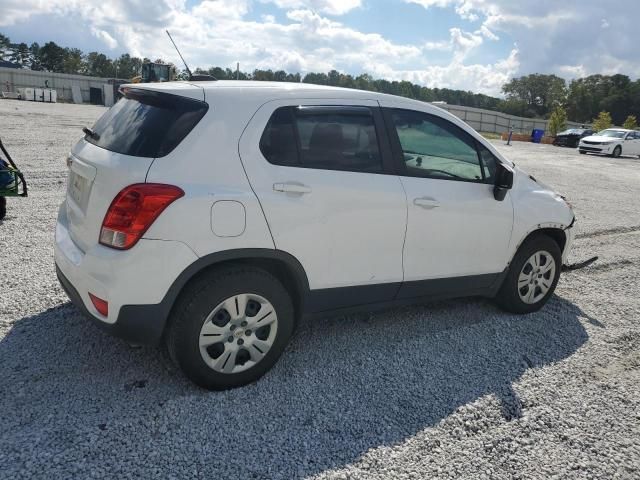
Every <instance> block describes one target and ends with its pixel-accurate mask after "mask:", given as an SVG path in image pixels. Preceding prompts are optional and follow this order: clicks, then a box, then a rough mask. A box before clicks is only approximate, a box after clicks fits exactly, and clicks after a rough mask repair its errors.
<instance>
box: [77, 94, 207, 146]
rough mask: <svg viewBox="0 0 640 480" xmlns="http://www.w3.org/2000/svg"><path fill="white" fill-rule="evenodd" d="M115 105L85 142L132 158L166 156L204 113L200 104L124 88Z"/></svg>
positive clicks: (175, 97) (202, 103)
mask: <svg viewBox="0 0 640 480" xmlns="http://www.w3.org/2000/svg"><path fill="white" fill-rule="evenodd" d="M123 93H124V97H122V98H121V99H120V100H119V101H118V103H116V104H115V105H114V106H113V107H111V108H110V109H109V110H108V111H107V112H106V113H105V114H104V115H102V117H100V119H99V120H98V121H97V122H96V124H95V125H94V126H93V131H94V132H95V135H93V136H91V135H87V136H85V140H87V141H88V142H90V143H93V144H94V145H97V146H98V147H102V148H105V149H107V150H110V151H112V152H116V153H122V154H124V155H132V156H134V157H151V158H153V157H164V156H165V155H167V154H169V153H170V152H171V151H172V150H173V149H174V148H176V147H177V146H178V144H179V143H180V142H181V141H182V140H183V139H184V137H186V136H187V135H188V133H189V132H190V131H191V130H192V129H193V127H195V126H196V125H197V123H198V122H199V121H200V119H201V118H202V117H203V116H204V114H205V113H207V110H208V108H209V106H208V105H207V104H206V103H205V102H202V101H199V100H194V99H192V98H186V97H182V96H179V95H170V94H168V93H159V92H153V91H150V90H142V89H133V88H127V89H124V91H123Z"/></svg>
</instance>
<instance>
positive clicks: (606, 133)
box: [598, 130, 627, 138]
mask: <svg viewBox="0 0 640 480" xmlns="http://www.w3.org/2000/svg"><path fill="white" fill-rule="evenodd" d="M626 134H627V132H623V131H622V130H602V131H601V132H598V136H599V137H614V138H624V136H625V135H626Z"/></svg>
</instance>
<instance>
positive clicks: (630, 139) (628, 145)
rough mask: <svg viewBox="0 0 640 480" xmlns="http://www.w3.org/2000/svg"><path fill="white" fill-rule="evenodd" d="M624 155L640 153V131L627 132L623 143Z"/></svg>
mask: <svg viewBox="0 0 640 480" xmlns="http://www.w3.org/2000/svg"><path fill="white" fill-rule="evenodd" d="M622 154H623V155H634V156H635V155H640V132H630V133H628V134H627V138H625V140H624V142H623V144H622Z"/></svg>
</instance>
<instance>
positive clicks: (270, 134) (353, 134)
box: [260, 107, 382, 173]
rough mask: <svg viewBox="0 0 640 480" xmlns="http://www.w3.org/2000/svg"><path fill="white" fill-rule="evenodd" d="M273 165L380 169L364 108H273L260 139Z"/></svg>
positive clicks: (373, 133)
mask: <svg viewBox="0 0 640 480" xmlns="http://www.w3.org/2000/svg"><path fill="white" fill-rule="evenodd" d="M260 150H261V151H262V154H263V155H264V156H265V158H266V159H267V160H268V161H269V162H270V163H273V164H275V165H285V166H297V167H305V168H317V169H323V170H348V171H355V172H372V173H376V172H381V171H382V158H381V155H380V148H379V146H378V136H377V134H376V128H375V123H374V119H373V116H372V114H371V111H370V110H369V109H368V108H367V107H283V108H279V109H277V110H276V111H275V112H274V113H273V115H272V116H271V119H270V120H269V123H268V124H267V127H266V128H265V131H264V133H263V135H262V139H261V141H260Z"/></svg>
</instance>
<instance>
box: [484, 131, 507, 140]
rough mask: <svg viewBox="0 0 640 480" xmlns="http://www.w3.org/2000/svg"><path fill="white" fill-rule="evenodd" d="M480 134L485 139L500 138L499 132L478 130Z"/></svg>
mask: <svg viewBox="0 0 640 480" xmlns="http://www.w3.org/2000/svg"><path fill="white" fill-rule="evenodd" d="M480 135H482V136H483V137H484V138H486V139H487V140H500V139H501V138H502V136H501V135H500V134H499V133H489V132H480Z"/></svg>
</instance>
